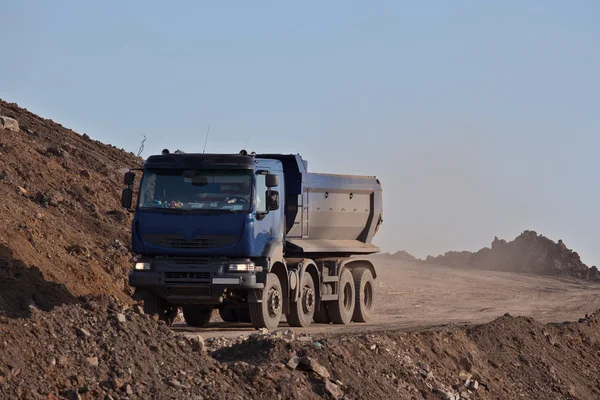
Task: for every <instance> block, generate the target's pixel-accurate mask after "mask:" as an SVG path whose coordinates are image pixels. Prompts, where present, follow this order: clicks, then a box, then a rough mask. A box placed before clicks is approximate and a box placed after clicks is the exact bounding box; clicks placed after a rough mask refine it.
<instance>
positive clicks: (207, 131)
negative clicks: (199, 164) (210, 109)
mask: <svg viewBox="0 0 600 400" xmlns="http://www.w3.org/2000/svg"><path fill="white" fill-rule="evenodd" d="M209 132H210V122H209V123H208V129H207V130H206V138H205V139H204V149H203V150H202V154H204V152H205V151H206V143H207V142H208V133H209Z"/></svg>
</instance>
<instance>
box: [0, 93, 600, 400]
mask: <svg viewBox="0 0 600 400" xmlns="http://www.w3.org/2000/svg"><path fill="white" fill-rule="evenodd" d="M141 161H142V160H141V159H140V158H137V157H135V156H134V155H133V154H131V153H127V152H125V151H123V150H119V149H116V148H115V147H113V146H110V145H105V144H103V143H100V142H98V141H95V140H92V139H91V138H89V137H88V136H87V135H85V134H84V135H79V134H77V133H75V132H73V131H72V130H70V129H68V128H66V127H63V126H62V125H60V124H58V123H56V122H54V121H51V120H48V119H44V118H41V117H39V116H37V115H34V114H33V113H31V112H29V111H27V110H25V109H23V108H20V107H18V106H17V105H16V104H13V103H7V102H4V101H2V100H0V196H1V197H2V199H3V202H2V203H1V204H0V215H1V220H0V221H1V223H0V398H2V399H4V398H6V399H50V400H55V399H74V400H76V399H104V400H113V399H114V400H117V399H182V398H184V399H213V398H215V399H288V398H292V399H311V398H330V399H342V398H343V399H364V398H372V399H390V398H398V399H423V398H425V399H440V398H441V399H447V400H450V399H452V400H458V399H469V398H473V399H479V398H481V399H515V398H527V399H529V398H533V399H567V398H572V399H591V398H600V318H599V316H598V314H596V313H593V311H594V310H596V309H600V284H599V283H594V281H597V280H598V277H599V272H598V270H597V269H595V268H587V266H585V265H584V264H583V263H581V261H580V259H579V256H578V255H577V253H576V252H574V251H572V250H570V249H568V248H567V247H566V246H565V245H564V244H563V243H562V242H558V243H554V242H553V241H551V240H550V239H548V238H545V237H543V236H540V235H537V234H536V233H535V232H530V231H526V232H524V233H523V234H522V235H520V236H519V237H518V238H517V239H515V240H514V241H512V242H505V241H502V240H494V242H493V243H492V248H491V249H482V250H481V251H479V252H477V253H469V252H450V253H447V254H445V255H443V256H440V257H434V258H430V259H428V260H426V261H425V262H419V261H416V260H414V259H412V258H411V256H410V255H409V254H408V253H402V254H401V256H402V257H396V258H394V257H385V256H379V257H374V258H373V260H374V261H375V263H376V266H377V268H378V271H379V278H378V283H377V284H378V294H377V304H378V307H379V314H378V315H377V318H376V319H375V320H374V321H373V322H372V323H369V324H350V325H347V326H337V325H318V324H315V325H313V326H311V327H309V328H307V329H295V330H288V329H286V328H285V324H282V327H281V329H280V330H278V331H276V332H272V333H268V332H267V333H256V331H254V330H253V329H251V328H250V327H249V326H248V325H235V326H224V325H223V324H222V323H218V322H215V323H213V324H212V325H211V326H210V327H209V328H207V329H202V330H198V329H189V328H187V326H185V325H183V324H181V325H179V326H177V327H175V330H171V329H169V328H168V327H167V326H166V325H165V324H164V322H162V321H157V316H149V315H144V314H143V312H142V311H141V308H140V307H139V305H135V304H134V302H133V301H132V300H131V298H130V294H131V289H130V288H129V287H128V286H127V281H126V278H127V274H128V272H129V270H130V266H131V262H132V254H131V253H130V251H129V234H128V233H129V224H130V220H131V216H130V215H129V214H126V213H124V212H123V211H122V210H121V209H120V205H119V193H120V189H121V186H122V185H121V176H122V172H123V170H125V169H127V168H130V167H135V166H139V165H140V163H141ZM398 258H401V260H399V259H398ZM442 261H443V262H442ZM436 264H445V265H451V266H441V265H436ZM484 269H492V270H495V271H486V270H484ZM498 270H512V271H519V272H498ZM533 272H535V273H536V275H532V273H533ZM528 273H529V274H528ZM550 275H555V276H550ZM575 278H580V279H575ZM506 313H510V314H511V315H515V316H516V315H525V316H526V317H512V316H510V315H508V314H507V315H504V314H506ZM584 315H585V318H583V316H584ZM530 317H534V318H535V320H534V319H532V318H530ZM561 321H572V322H568V323H562V322H561ZM547 322H558V323H547ZM544 323H547V324H544Z"/></svg>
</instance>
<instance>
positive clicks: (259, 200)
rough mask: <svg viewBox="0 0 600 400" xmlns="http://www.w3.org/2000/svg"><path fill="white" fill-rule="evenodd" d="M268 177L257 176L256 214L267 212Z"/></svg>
mask: <svg viewBox="0 0 600 400" xmlns="http://www.w3.org/2000/svg"><path fill="white" fill-rule="evenodd" d="M266 179H267V178H266V175H256V212H267V182H266Z"/></svg>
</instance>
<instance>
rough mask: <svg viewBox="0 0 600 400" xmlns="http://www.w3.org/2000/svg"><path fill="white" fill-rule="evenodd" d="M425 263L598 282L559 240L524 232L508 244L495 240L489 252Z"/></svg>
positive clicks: (598, 274)
mask: <svg viewBox="0 0 600 400" xmlns="http://www.w3.org/2000/svg"><path fill="white" fill-rule="evenodd" d="M425 262H426V263H429V264H441V265H449V266H458V267H471V268H479V269H485V270H495V271H514V272H525V273H535V274H542V275H559V276H566V277H572V278H578V279H586V280H592V281H600V272H599V271H598V269H597V268H596V267H595V266H593V267H591V268H588V266H587V265H585V264H584V263H583V262H581V259H580V258H579V254H577V253H576V252H574V251H573V250H570V249H568V248H567V246H565V244H564V243H563V242H562V241H561V240H559V241H558V243H556V242H554V241H552V240H550V239H548V238H547V237H545V236H542V235H538V234H537V233H536V232H534V231H525V232H523V233H522V234H521V235H519V236H518V237H517V238H516V239H515V240H513V241H512V242H507V241H505V240H500V239H498V238H495V239H494V241H493V242H492V247H491V248H487V247H486V248H483V249H481V250H479V251H478V252H476V253H471V252H469V251H461V252H456V251H450V252H448V253H446V254H444V255H441V256H437V257H431V256H429V257H427V259H426V260H425Z"/></svg>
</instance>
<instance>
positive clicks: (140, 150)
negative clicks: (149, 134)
mask: <svg viewBox="0 0 600 400" xmlns="http://www.w3.org/2000/svg"><path fill="white" fill-rule="evenodd" d="M144 143H146V135H144V140H142V143H141V144H140V149H139V150H138V152H137V156H138V157H139V156H141V155H142V152H143V151H144Z"/></svg>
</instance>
